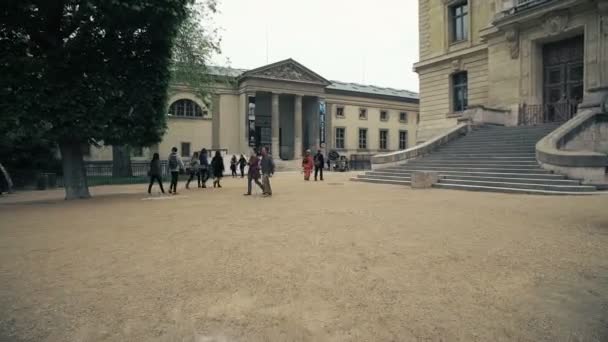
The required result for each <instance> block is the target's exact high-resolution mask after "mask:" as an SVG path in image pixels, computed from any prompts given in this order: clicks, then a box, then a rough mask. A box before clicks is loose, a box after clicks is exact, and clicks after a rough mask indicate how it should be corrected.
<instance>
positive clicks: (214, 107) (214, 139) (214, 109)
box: [195, 94, 228, 150]
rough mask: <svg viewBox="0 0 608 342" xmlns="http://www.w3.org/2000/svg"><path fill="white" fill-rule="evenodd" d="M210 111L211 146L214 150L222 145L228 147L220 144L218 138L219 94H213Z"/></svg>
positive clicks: (219, 122) (219, 121)
mask: <svg viewBox="0 0 608 342" xmlns="http://www.w3.org/2000/svg"><path fill="white" fill-rule="evenodd" d="M211 113H212V116H211V120H212V121H211V131H212V135H211V148H213V149H214V150H218V149H220V148H222V147H228V146H222V144H221V139H220V125H221V120H220V95H217V94H216V95H213V97H212V102H211ZM195 150H196V148H195Z"/></svg>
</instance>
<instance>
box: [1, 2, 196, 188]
mask: <svg viewBox="0 0 608 342" xmlns="http://www.w3.org/2000/svg"><path fill="white" fill-rule="evenodd" d="M191 2H192V1H191V0H4V1H3V2H2V5H0V51H1V52H0V75H2V76H1V77H0V122H2V124H0V134H5V133H6V132H7V131H12V130H17V131H20V132H21V133H23V134H24V135H28V134H32V135H36V134H37V135H42V136H44V137H45V138H46V139H49V140H51V141H54V142H56V143H57V144H58V146H59V149H60V151H61V157H62V164H63V177H64V186H65V191H66V199H73V198H86V197H89V196H90V195H89V191H88V186H87V181H86V174H85V169H84V162H83V152H82V147H83V146H86V145H88V144H91V143H93V144H97V143H101V142H103V143H104V144H111V145H133V146H146V145H151V144H154V143H158V142H159V141H160V139H161V137H162V135H163V134H164V131H165V129H166V122H165V118H166V115H165V114H166V107H165V106H166V97H167V87H168V84H169V80H170V70H169V69H170V65H171V51H172V46H173V40H174V39H175V37H176V34H177V32H178V28H179V26H180V24H181V22H182V21H183V19H184V18H185V17H186V8H187V4H188V3H191Z"/></svg>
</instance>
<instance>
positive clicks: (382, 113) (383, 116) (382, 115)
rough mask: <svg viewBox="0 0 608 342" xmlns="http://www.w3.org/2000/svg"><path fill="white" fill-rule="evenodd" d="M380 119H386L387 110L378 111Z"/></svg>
mask: <svg viewBox="0 0 608 342" xmlns="http://www.w3.org/2000/svg"><path fill="white" fill-rule="evenodd" d="M380 121H388V111H386V110H381V111H380Z"/></svg>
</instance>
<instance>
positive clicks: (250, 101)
mask: <svg viewBox="0 0 608 342" xmlns="http://www.w3.org/2000/svg"><path fill="white" fill-rule="evenodd" d="M247 123H248V124H247V127H248V129H249V146H251V147H255V146H256V145H257V144H256V138H255V96H248V98H247Z"/></svg>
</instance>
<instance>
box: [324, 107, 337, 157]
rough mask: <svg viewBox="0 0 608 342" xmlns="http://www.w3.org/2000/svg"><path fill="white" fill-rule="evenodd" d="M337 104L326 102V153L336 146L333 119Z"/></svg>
mask: <svg viewBox="0 0 608 342" xmlns="http://www.w3.org/2000/svg"><path fill="white" fill-rule="evenodd" d="M335 107H336V106H335V105H334V104H333V103H327V102H326V103H325V146H326V150H327V151H326V153H329V151H331V149H332V148H333V147H334V127H333V119H334V111H335V110H336V109H335Z"/></svg>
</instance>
